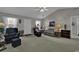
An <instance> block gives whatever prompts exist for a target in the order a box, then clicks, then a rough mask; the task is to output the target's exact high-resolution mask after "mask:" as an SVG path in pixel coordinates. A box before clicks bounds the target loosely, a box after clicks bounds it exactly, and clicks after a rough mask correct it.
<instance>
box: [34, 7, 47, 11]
mask: <svg viewBox="0 0 79 59" xmlns="http://www.w3.org/2000/svg"><path fill="white" fill-rule="evenodd" d="M35 10H37V11H39V12H46V11H48V9H47V7H36V8H35Z"/></svg>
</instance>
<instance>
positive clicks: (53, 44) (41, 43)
mask: <svg viewBox="0 0 79 59" xmlns="http://www.w3.org/2000/svg"><path fill="white" fill-rule="evenodd" d="M21 39H22V45H21V46H19V47H17V48H13V47H12V46H11V45H10V44H8V45H7V49H6V50H4V51H2V52H78V51H79V40H73V39H66V38H55V37H48V36H44V35H43V36H42V37H35V36H25V37H22V38H21Z"/></svg>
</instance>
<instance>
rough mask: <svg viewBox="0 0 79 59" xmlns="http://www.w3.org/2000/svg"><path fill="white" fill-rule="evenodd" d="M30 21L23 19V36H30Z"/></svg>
mask: <svg viewBox="0 0 79 59" xmlns="http://www.w3.org/2000/svg"><path fill="white" fill-rule="evenodd" d="M31 29H32V28H31V20H30V19H24V34H25V35H27V34H31V33H32V32H31Z"/></svg>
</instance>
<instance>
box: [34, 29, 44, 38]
mask: <svg viewBox="0 0 79 59" xmlns="http://www.w3.org/2000/svg"><path fill="white" fill-rule="evenodd" d="M36 29H37V28H34V29H33V31H34V35H35V36H37V37H41V34H42V32H41V30H38V31H36Z"/></svg>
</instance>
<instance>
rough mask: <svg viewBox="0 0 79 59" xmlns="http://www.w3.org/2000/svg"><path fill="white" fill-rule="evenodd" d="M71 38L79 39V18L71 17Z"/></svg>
mask: <svg viewBox="0 0 79 59" xmlns="http://www.w3.org/2000/svg"><path fill="white" fill-rule="evenodd" d="M71 38H79V16H72V17H71Z"/></svg>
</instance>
